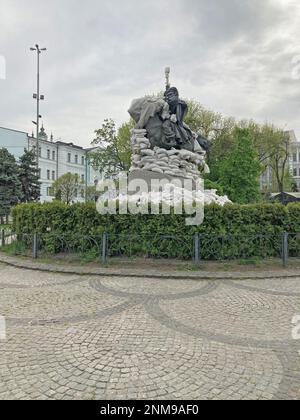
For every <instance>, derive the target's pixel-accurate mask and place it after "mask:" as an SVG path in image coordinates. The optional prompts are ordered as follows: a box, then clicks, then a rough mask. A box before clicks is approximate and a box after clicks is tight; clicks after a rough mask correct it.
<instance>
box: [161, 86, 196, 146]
mask: <svg viewBox="0 0 300 420" xmlns="http://www.w3.org/2000/svg"><path fill="white" fill-rule="evenodd" d="M165 100H166V102H167V103H168V105H169V110H170V115H171V116H170V125H171V128H172V130H173V132H174V135H175V139H176V143H177V146H179V147H182V146H184V145H186V144H187V143H191V144H193V143H194V141H195V136H194V134H193V133H192V130H191V129H190V128H189V127H188V126H187V125H186V124H185V122H184V118H185V117H186V115H187V112H188V106H187V104H186V102H184V101H183V100H181V99H179V92H178V90H177V88H176V87H170V88H169V87H168V88H167V90H166V92H165Z"/></svg>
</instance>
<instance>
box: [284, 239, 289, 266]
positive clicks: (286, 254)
mask: <svg viewBox="0 0 300 420" xmlns="http://www.w3.org/2000/svg"><path fill="white" fill-rule="evenodd" d="M288 261H289V234H288V233H287V232H284V234H283V236H282V263H283V266H284V267H287V265H288Z"/></svg>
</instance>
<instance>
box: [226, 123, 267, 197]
mask: <svg viewBox="0 0 300 420" xmlns="http://www.w3.org/2000/svg"><path fill="white" fill-rule="evenodd" d="M220 168H221V170H220V173H221V177H220V180H219V182H220V184H221V185H222V187H223V189H224V192H225V193H226V194H227V195H228V196H229V198H230V199H231V200H232V201H233V202H234V203H240V204H247V203H252V202H257V201H259V200H260V191H259V189H260V186H259V175H260V173H261V165H260V163H259V160H258V156H257V153H256V151H255V149H254V146H253V139H252V138H251V133H250V132H249V130H248V129H240V128H236V130H235V145H234V148H233V150H232V152H231V153H230V155H229V156H228V157H227V158H225V159H224V160H223V161H222V163H221V164H220Z"/></svg>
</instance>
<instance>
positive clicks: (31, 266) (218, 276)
mask: <svg viewBox="0 0 300 420" xmlns="http://www.w3.org/2000/svg"><path fill="white" fill-rule="evenodd" d="M0 263H2V264H5V265H8V266H11V267H15V268H20V269H24V270H34V271H40V272H49V273H57V274H72V275H82V276H101V277H132V278H148V279H153V278H154V279H170V280H171V279H173V280H182V279H184V280H229V279H231V280H251V279H253V280H263V279H280V278H282V279H288V278H300V273H299V272H295V271H291V270H283V271H282V272H280V273H279V272H272V271H261V272H250V273H246V274H245V273H241V272H231V273H230V272H228V271H226V272H222V271H219V272H208V271H199V272H194V273H191V272H189V271H183V272H180V273H174V272H160V271H157V270H143V269H141V270H131V269H126V268H124V269H122V270H120V269H119V270H117V269H110V268H102V269H100V268H93V269H91V268H84V267H80V266H71V267H62V266H60V265H58V264H46V263H39V262H34V261H26V260H22V259H20V258H13V257H9V256H7V255H5V254H2V253H0Z"/></svg>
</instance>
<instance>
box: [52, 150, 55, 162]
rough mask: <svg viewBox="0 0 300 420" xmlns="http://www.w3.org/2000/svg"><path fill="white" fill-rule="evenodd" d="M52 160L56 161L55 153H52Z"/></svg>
mask: <svg viewBox="0 0 300 420" xmlns="http://www.w3.org/2000/svg"><path fill="white" fill-rule="evenodd" d="M52 160H55V151H54V150H53V152H52Z"/></svg>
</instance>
